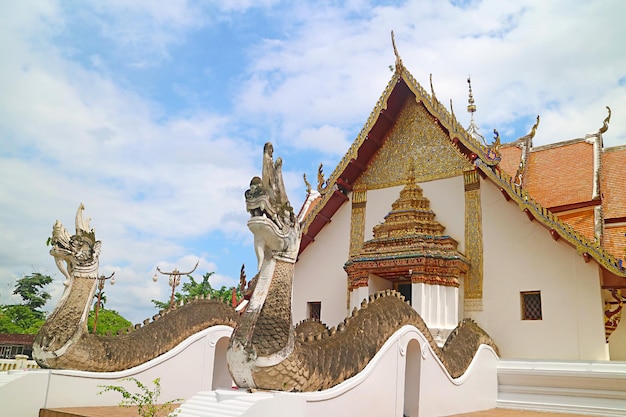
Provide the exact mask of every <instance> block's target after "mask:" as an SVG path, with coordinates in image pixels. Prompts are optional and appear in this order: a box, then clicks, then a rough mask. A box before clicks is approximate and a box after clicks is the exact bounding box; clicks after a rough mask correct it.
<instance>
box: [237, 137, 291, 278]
mask: <svg viewBox="0 0 626 417" xmlns="http://www.w3.org/2000/svg"><path fill="white" fill-rule="evenodd" d="M273 151H274V148H273V147H272V144H271V143H269V142H268V143H266V144H265V147H264V149H263V169H262V174H261V175H262V176H261V177H254V178H252V180H251V181H250V189H249V190H247V191H246V193H245V197H246V209H247V210H248V212H249V213H250V216H251V217H250V220H249V221H248V228H249V229H250V231H252V234H254V249H255V251H256V254H257V260H258V262H259V269H260V268H261V265H262V263H263V261H264V260H265V259H269V258H271V257H279V258H281V259H283V260H288V261H292V262H295V260H296V257H297V256H298V249H299V246H300V225H299V223H298V220H297V218H296V215H295V214H294V212H293V207H291V204H290V203H289V199H288V198H287V193H286V191H285V184H284V183H283V174H282V164H283V161H282V159H281V158H278V159H277V160H276V162H274V160H273Z"/></svg>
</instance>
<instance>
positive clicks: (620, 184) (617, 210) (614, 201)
mask: <svg viewBox="0 0 626 417" xmlns="http://www.w3.org/2000/svg"><path fill="white" fill-rule="evenodd" d="M601 163H602V168H601V170H602V177H601V185H600V191H601V193H602V206H603V212H604V218H605V219H615V218H620V217H626V178H625V177H626V146H619V147H615V148H608V149H605V151H604V152H603V153H602V162H601Z"/></svg>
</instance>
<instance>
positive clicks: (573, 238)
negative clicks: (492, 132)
mask: <svg viewBox="0 0 626 417" xmlns="http://www.w3.org/2000/svg"><path fill="white" fill-rule="evenodd" d="M475 164H476V167H477V168H478V169H479V170H480V172H482V173H483V175H484V176H486V177H489V179H491V180H492V181H493V182H494V183H495V184H496V185H497V186H499V187H500V191H501V192H502V193H503V195H504V197H505V198H506V199H507V200H510V199H512V200H513V201H515V203H516V204H517V205H518V207H519V208H520V210H522V211H523V212H524V213H526V215H527V216H528V217H529V218H530V219H531V220H537V221H538V222H539V223H541V224H542V225H543V226H544V227H546V228H547V229H548V230H549V231H550V234H551V235H552V237H553V239H555V240H558V239H559V238H563V240H565V241H566V242H567V243H569V244H570V245H571V246H573V247H574V248H576V252H577V253H578V254H579V255H581V256H582V257H583V258H584V259H585V262H588V261H589V260H590V259H593V260H595V261H596V262H597V263H598V264H599V265H600V266H601V267H603V268H604V269H606V270H607V271H609V272H611V273H612V274H614V275H616V276H618V277H621V278H626V267H624V266H622V265H620V262H619V260H618V259H617V258H616V257H615V256H613V255H611V254H610V253H608V252H607V251H606V250H605V249H603V248H602V246H601V245H600V244H599V243H598V242H597V241H594V242H592V241H591V240H589V239H588V238H586V237H585V236H583V235H582V234H581V233H579V232H577V231H576V230H575V229H574V228H573V227H571V226H570V225H568V224H567V223H565V222H564V221H562V220H561V219H559V218H558V217H557V216H556V215H555V214H554V213H552V212H551V211H550V210H548V209H547V208H545V207H543V206H542V205H541V204H539V203H538V202H536V201H535V200H533V199H532V197H531V196H530V195H529V194H528V192H527V191H526V190H524V189H523V188H521V187H520V186H518V185H517V184H515V183H514V182H513V180H512V178H511V177H509V175H508V174H507V173H505V172H503V171H501V170H498V169H495V170H494V169H492V167H490V166H488V165H487V164H485V163H484V162H483V161H482V160H476V162H475ZM624 284H626V283H624Z"/></svg>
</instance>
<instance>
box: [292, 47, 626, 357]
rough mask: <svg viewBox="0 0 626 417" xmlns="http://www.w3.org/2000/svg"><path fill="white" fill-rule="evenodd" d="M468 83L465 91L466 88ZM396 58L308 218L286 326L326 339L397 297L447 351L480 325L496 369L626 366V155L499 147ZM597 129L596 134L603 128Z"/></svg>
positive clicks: (591, 142)
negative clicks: (464, 329)
mask: <svg viewBox="0 0 626 417" xmlns="http://www.w3.org/2000/svg"><path fill="white" fill-rule="evenodd" d="M469 81H470V80H468V82H469ZM468 111H469V112H470V113H471V115H472V120H471V123H470V126H469V127H467V128H466V127H463V126H462V125H461V124H460V123H459V122H458V120H457V119H456V117H455V115H454V114H453V112H452V110H448V109H447V108H446V106H444V105H443V104H441V103H440V102H439V101H438V99H437V97H436V95H435V92H434V89H433V88H432V82H431V91H430V92H427V91H426V90H425V89H424V88H423V87H422V86H421V85H420V84H419V83H418V82H417V81H416V80H415V79H414V78H413V76H412V75H411V74H410V73H409V71H408V70H407V69H406V68H405V67H404V65H403V63H402V60H401V59H400V57H399V55H398V54H397V52H396V66H395V72H394V74H393V76H392V78H391V80H390V81H389V84H388V85H387V87H386V89H385V90H384V91H383V93H382V95H381V97H380V99H379V100H378V102H377V103H376V105H375V107H374V109H373V111H372V113H371V115H370V117H369V118H368V120H367V121H366V122H365V125H364V127H363V129H362V130H361V132H360V133H359V135H358V136H357V137H356V139H355V140H354V142H353V144H352V145H351V147H350V148H349V149H348V150H347V152H346V154H345V156H344V157H343V159H342V160H341V161H340V162H339V164H338V165H337V167H335V168H334V170H333V171H332V173H330V175H329V176H328V178H324V175H323V174H322V169H321V167H320V171H319V175H318V177H319V178H318V186H317V189H316V190H313V189H311V187H310V186H309V187H308V191H309V193H308V198H307V200H306V201H305V204H304V205H303V207H302V209H301V211H300V214H299V219H300V220H301V222H302V225H303V226H302V231H303V235H302V242H301V247H300V254H299V258H298V261H297V263H296V272H295V279H294V296H293V314H294V320H295V321H296V322H297V321H299V320H303V319H306V318H318V319H320V320H321V321H322V322H324V323H327V324H328V325H329V326H332V325H335V324H337V323H338V322H340V321H341V320H342V319H343V318H344V317H345V316H346V314H347V313H349V312H350V311H351V310H352V309H354V308H355V307H358V306H359V305H360V303H361V301H362V300H363V299H364V298H366V297H368V296H369V295H371V294H373V293H375V292H376V291H379V290H383V289H395V290H397V291H399V292H401V293H402V294H403V295H404V296H405V299H406V300H407V302H409V303H410V304H411V305H412V306H413V308H415V309H416V310H417V311H418V312H419V313H420V315H421V316H422V318H423V319H424V321H425V322H426V324H427V325H428V327H429V329H430V331H431V333H432V334H433V336H435V339H436V340H437V342H438V343H443V341H445V338H446V337H447V335H448V334H449V332H450V331H451V330H452V329H453V328H454V327H455V325H456V323H458V321H459V320H461V319H463V318H471V319H473V320H475V321H476V322H477V323H478V324H479V325H480V326H481V327H483V328H484V329H485V330H486V331H487V332H488V333H489V334H490V335H491V336H492V337H493V339H494V340H495V342H496V343H497V344H498V346H499V348H500V354H501V355H502V357H503V358H519V359H550V360H552V359H554V360H626V324H623V323H622V324H620V319H621V314H622V313H621V311H622V306H623V303H624V300H625V296H626V262H625V261H624V258H625V257H626V253H625V251H626V236H625V234H626V187H624V186H623V184H624V178H623V177H624V167H626V146H621V147H616V148H604V145H603V134H606V132H607V129H608V124H609V121H610V109H608V112H609V116H607V118H606V119H605V120H604V121H603V122H602V121H599V123H598V125H599V126H600V128H599V129H598V131H597V132H593V133H591V134H584V135H583V137H582V138H581V139H575V140H569V141H565V142H558V143H555V144H552V145H546V146H538V147H534V146H533V143H532V141H533V138H534V136H535V133H536V131H537V129H538V128H540V125H539V122H540V118H539V117H538V118H537V122H536V123H535V124H534V126H529V133H528V134H527V135H526V136H524V137H522V138H519V139H516V140H512V141H510V142H509V143H501V139H500V136H499V134H498V133H497V132H494V133H495V138H494V139H493V142H492V143H491V144H488V143H486V141H485V139H484V137H483V136H481V135H480V134H479V133H478V127H477V125H476V123H475V121H474V112H475V111H476V105H475V103H474V99H473V96H472V92H471V84H470V100H469V106H468ZM600 122H602V123H600Z"/></svg>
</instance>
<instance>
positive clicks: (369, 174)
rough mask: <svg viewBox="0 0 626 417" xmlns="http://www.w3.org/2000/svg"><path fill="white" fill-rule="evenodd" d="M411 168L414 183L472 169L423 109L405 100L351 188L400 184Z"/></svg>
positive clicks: (418, 104)
mask: <svg viewBox="0 0 626 417" xmlns="http://www.w3.org/2000/svg"><path fill="white" fill-rule="evenodd" d="M411 166H413V167H415V168H414V169H415V172H414V175H415V180H416V181H417V182H426V181H432V180H436V179H443V178H450V177H455V176H459V175H461V174H462V173H463V171H465V170H468V169H471V167H472V166H471V164H470V162H469V161H468V160H467V159H466V158H465V157H463V156H462V155H461V153H460V152H459V151H458V150H457V149H456V148H455V147H454V146H453V145H452V143H451V142H450V138H449V137H448V135H447V134H446V133H445V132H444V131H443V130H442V129H441V127H440V126H439V124H438V123H437V121H436V120H435V119H434V118H433V117H432V116H431V114H430V113H428V111H426V109H425V108H424V106H423V105H422V104H420V103H417V102H415V101H414V100H407V102H406V103H405V104H404V107H403V108H402V110H401V111H400V114H399V115H398V119H397V120H396V123H395V125H394V126H393V128H392V130H391V132H390V133H389V136H388V137H387V138H386V140H385V143H384V144H383V146H382V147H381V148H380V149H379V150H378V153H377V154H376V155H375V156H374V159H373V161H372V162H371V164H370V165H369V166H368V168H367V169H366V170H365V172H364V173H363V175H361V177H360V178H359V179H358V180H357V181H356V182H355V186H360V187H362V188H366V189H368V190H375V189H380V188H387V187H394V186H397V185H404V184H405V181H406V172H407V171H408V170H409V168H410V167H411Z"/></svg>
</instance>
